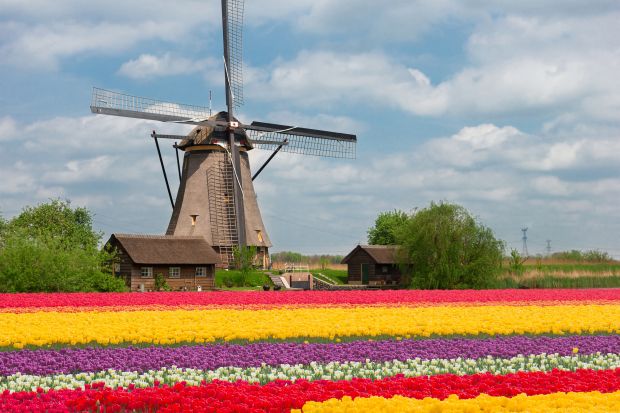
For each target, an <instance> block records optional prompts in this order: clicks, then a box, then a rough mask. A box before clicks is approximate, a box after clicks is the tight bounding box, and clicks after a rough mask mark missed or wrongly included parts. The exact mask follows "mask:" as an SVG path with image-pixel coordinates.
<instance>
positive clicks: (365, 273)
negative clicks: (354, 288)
mask: <svg viewBox="0 0 620 413" xmlns="http://www.w3.org/2000/svg"><path fill="white" fill-rule="evenodd" d="M368 268H369V264H362V284H368Z"/></svg>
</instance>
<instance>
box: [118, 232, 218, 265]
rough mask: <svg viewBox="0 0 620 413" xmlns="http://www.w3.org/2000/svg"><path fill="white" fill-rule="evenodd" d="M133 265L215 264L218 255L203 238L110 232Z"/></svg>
mask: <svg viewBox="0 0 620 413" xmlns="http://www.w3.org/2000/svg"><path fill="white" fill-rule="evenodd" d="M113 240H116V241H117V242H118V243H119V244H120V245H121V246H122V247H123V249H124V250H125V251H126V252H127V254H129V257H130V258H131V260H132V261H133V262H134V263H136V264H216V263H218V262H219V261H220V258H219V256H218V255H217V253H216V252H215V250H214V249H213V248H211V246H210V245H209V244H208V243H207V241H206V240H205V239H204V238H203V237H183V236H174V235H138V234H112V236H111V237H110V240H109V241H108V244H109V243H111V242H112V241H113Z"/></svg>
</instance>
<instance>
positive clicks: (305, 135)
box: [243, 122, 357, 159]
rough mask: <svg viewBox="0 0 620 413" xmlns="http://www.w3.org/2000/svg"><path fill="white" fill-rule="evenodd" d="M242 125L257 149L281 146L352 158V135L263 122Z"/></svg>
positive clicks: (272, 148) (353, 145) (303, 152)
mask: <svg viewBox="0 0 620 413" xmlns="http://www.w3.org/2000/svg"><path fill="white" fill-rule="evenodd" d="M243 128H244V129H245V131H246V133H247V135H248V137H249V138H250V140H251V143H252V146H253V147H255V148H257V149H265V150H276V149H277V148H278V147H279V146H281V145H282V148H281V151H282V152H289V153H297V154H302V155H314V156H325V157H330V158H349V159H354V158H355V145H356V143H357V138H356V136H355V135H350V134H345V133H337V132H330V131H323V130H318V129H307V128H298V127H293V126H286V125H276V124H273V123H264V122H252V124H251V125H243ZM285 140H286V141H285Z"/></svg>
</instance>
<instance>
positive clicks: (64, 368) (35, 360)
mask: <svg viewBox="0 0 620 413" xmlns="http://www.w3.org/2000/svg"><path fill="white" fill-rule="evenodd" d="M574 348H577V349H578V352H579V353H581V354H592V353H596V352H601V353H604V354H605V353H620V336H569V337H523V336H516V337H498V338H487V339H428V340H402V341H397V340H386V341H372V342H370V341H353V342H348V343H327V344H325V343H311V344H302V343H256V344H249V345H234V344H222V345H205V346H182V347H147V348H136V347H128V348H84V349H62V350H43V349H40V350H20V351H10V352H0V375H5V376H6V375H10V374H14V373H17V372H21V373H24V374H37V375H48V374H55V373H76V372H80V371H101V370H107V369H115V370H124V371H139V372H143V371H147V370H151V369H159V368H161V367H167V366H172V365H175V366H177V367H181V368H196V369H204V370H212V369H216V368H218V367H223V366H239V367H255V366H260V365H261V364H262V363H265V364H268V365H277V364H308V363H310V362H312V361H316V362H320V363H327V362H330V361H340V362H343V361H364V360H366V359H370V360H372V361H389V360H406V359H413V358H421V359H435V358H442V359H451V358H458V357H462V358H481V357H486V356H493V357H502V358H508V357H513V356H516V355H519V354H523V355H527V354H540V353H547V354H552V353H558V354H561V355H568V354H571V353H573V351H574V350H573V349H574Z"/></svg>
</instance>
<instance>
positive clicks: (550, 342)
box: [0, 289, 620, 413]
mask: <svg viewBox="0 0 620 413" xmlns="http://www.w3.org/2000/svg"><path fill="white" fill-rule="evenodd" d="M619 333H620V290H618V289H591V290H486V291H413V290H406V291H405V290H402V291H345V292H343V291H298V292H263V291H260V292H259V291H256V292H203V293H189V292H187V293H143V294H141V293H73V294H10V295H9V294H0V412H5V411H6V412H12V411H16V412H19V411H23V412H76V411H77V412H108V413H109V412H134V411H135V412H202V411H204V412H263V411H267V412H306V413H315V412H316V413H318V412H338V411H346V412H376V411H386V412H393V411H403V412H418V411H421V412H422V411H424V412H441V411H531V412H548V411H562V412H566V411H575V412H577V411H585V410H587V411H620V335H619Z"/></svg>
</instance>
